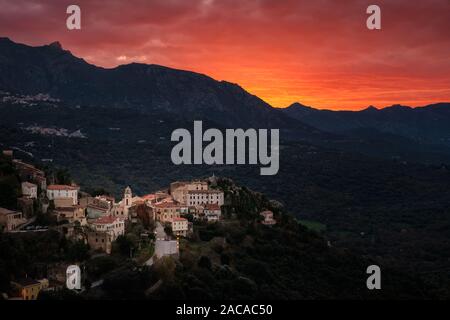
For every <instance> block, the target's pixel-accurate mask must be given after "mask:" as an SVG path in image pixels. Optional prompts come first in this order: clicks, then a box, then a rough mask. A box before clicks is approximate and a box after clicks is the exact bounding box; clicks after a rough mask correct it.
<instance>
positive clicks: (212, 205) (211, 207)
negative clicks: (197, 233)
mask: <svg viewBox="0 0 450 320" xmlns="http://www.w3.org/2000/svg"><path fill="white" fill-rule="evenodd" d="M205 210H220V207H219V205H218V204H217V203H207V204H205Z"/></svg>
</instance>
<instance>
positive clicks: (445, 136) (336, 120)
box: [282, 103, 450, 146]
mask: <svg viewBox="0 0 450 320" xmlns="http://www.w3.org/2000/svg"><path fill="white" fill-rule="evenodd" d="M282 111H283V112H284V113H285V114H287V115H289V116H290V117H292V118H295V119H298V120H300V121H302V122H304V123H306V124H308V125H310V126H313V127H315V128H318V129H320V130H323V131H328V132H334V133H343V134H352V133H353V134H355V133H357V132H361V131H362V130H374V131H378V132H379V133H387V134H394V135H398V136H402V137H405V138H409V139H413V140H416V141H418V142H422V143H423V142H425V143H433V144H445V145H448V146H450V103H437V104H431V105H428V106H424V107H417V108H411V107H408V106H402V105H392V106H390V107H386V108H383V109H376V108H375V107H373V106H370V107H368V108H366V109H364V110H361V111H330V110H318V109H314V108H311V107H307V106H304V105H302V104H300V103H294V104H292V105H290V106H289V107H287V108H286V109H283V110H282Z"/></svg>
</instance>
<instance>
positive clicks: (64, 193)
mask: <svg viewBox="0 0 450 320" xmlns="http://www.w3.org/2000/svg"><path fill="white" fill-rule="evenodd" d="M47 198H48V199H49V200H55V199H67V198H69V199H71V202H72V204H73V205H77V204H78V188H76V187H72V186H67V185H57V184H52V185H49V186H48V187H47Z"/></svg>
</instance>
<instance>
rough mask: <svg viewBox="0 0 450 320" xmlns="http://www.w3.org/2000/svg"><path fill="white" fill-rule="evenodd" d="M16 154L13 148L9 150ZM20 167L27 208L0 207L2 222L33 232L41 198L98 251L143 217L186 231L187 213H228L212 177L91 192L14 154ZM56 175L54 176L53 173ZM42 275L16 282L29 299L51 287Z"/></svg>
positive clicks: (179, 233) (64, 228) (267, 218)
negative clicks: (136, 190)
mask: <svg viewBox="0 0 450 320" xmlns="http://www.w3.org/2000/svg"><path fill="white" fill-rule="evenodd" d="M3 153H4V154H5V155H8V156H11V158H12V152H11V153H5V152H3ZM12 163H13V164H14V166H15V168H16V170H17V172H18V173H19V176H20V179H21V181H22V183H21V189H22V195H21V197H19V198H18V207H19V208H20V209H21V211H14V210H8V209H5V208H0V227H1V226H3V230H4V231H7V232H27V230H32V231H33V232H35V231H37V229H34V228H30V227H26V226H27V225H28V224H31V223H32V222H33V217H34V210H35V209H34V208H35V207H36V204H39V206H40V210H41V211H42V212H43V213H49V214H51V215H53V216H54V217H55V218H56V220H57V222H58V226H57V227H56V228H57V230H59V231H61V232H63V233H64V234H65V235H66V236H67V237H73V238H77V239H80V240H84V241H85V243H87V244H89V246H90V248H91V249H92V250H94V251H102V252H105V253H107V254H109V253H111V249H112V243H113V242H114V241H115V240H116V239H117V238H118V237H119V236H121V235H124V234H125V226H126V224H127V223H130V222H136V221H137V219H139V218H142V216H140V215H139V212H141V213H142V212H144V214H145V215H146V216H145V218H146V219H147V220H148V221H153V222H154V223H155V224H156V223H158V224H160V225H162V226H166V227H170V228H171V230H172V234H173V235H174V236H176V237H177V238H178V237H186V236H188V235H189V234H190V233H192V232H193V224H192V222H190V221H189V220H188V219H187V217H188V216H191V217H192V218H193V219H194V220H202V221H206V222H211V223H212V222H218V221H220V219H221V218H222V206H223V205H224V192H223V191H221V190H219V189H216V188H214V187H212V185H214V184H210V183H208V181H206V180H193V181H177V182H173V183H171V184H170V187H169V188H168V189H167V190H161V191H157V192H154V193H150V194H146V195H143V196H136V195H133V192H132V190H131V188H130V187H126V188H125V190H124V192H123V196H122V199H121V200H119V201H116V199H115V198H114V197H112V196H110V195H98V196H90V195H88V194H85V193H82V192H80V188H79V186H77V185H75V184H72V185H59V184H49V185H47V178H46V176H45V173H44V172H43V171H42V170H39V169H37V168H36V167H34V166H33V165H30V164H27V163H25V162H23V161H21V160H17V159H12ZM48 180H49V181H51V179H48ZM261 216H262V217H263V221H261V223H262V224H265V225H273V224H275V223H276V221H275V220H274V218H273V213H272V212H271V211H263V212H261ZM45 285H46V284H45V283H42V281H34V280H33V281H31V280H24V283H23V284H21V283H16V286H17V287H18V288H19V287H20V290H21V292H22V293H23V294H22V298H23V299H35V298H36V297H37V293H36V292H37V291H38V290H40V289H42V288H45Z"/></svg>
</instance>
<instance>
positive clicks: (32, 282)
mask: <svg viewBox="0 0 450 320" xmlns="http://www.w3.org/2000/svg"><path fill="white" fill-rule="evenodd" d="M12 282H14V283H17V284H18V285H20V286H22V287H28V286H33V285H37V284H40V282H39V281H36V280H34V279H31V278H23V279H17V280H13V281H12Z"/></svg>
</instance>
